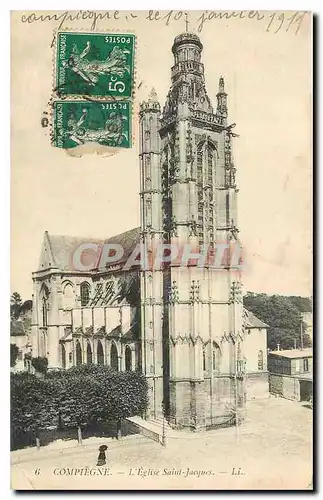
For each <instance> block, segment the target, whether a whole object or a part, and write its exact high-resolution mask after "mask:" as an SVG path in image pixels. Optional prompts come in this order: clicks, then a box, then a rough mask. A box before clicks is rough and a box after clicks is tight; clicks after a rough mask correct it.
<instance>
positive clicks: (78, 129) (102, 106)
mask: <svg viewBox="0 0 323 500" xmlns="http://www.w3.org/2000/svg"><path fill="white" fill-rule="evenodd" d="M131 133H132V132H131V102H130V101H128V100H123V101H121V100H118V101H117V100H115V101H110V102H102V101H67V100H66V101H56V102H55V103H54V106H53V138H52V142H53V145H54V146H57V147H59V148H64V149H70V148H73V147H76V146H79V145H81V144H85V143H88V142H94V143H97V144H100V145H103V146H111V147H122V148H130V147H131Z"/></svg>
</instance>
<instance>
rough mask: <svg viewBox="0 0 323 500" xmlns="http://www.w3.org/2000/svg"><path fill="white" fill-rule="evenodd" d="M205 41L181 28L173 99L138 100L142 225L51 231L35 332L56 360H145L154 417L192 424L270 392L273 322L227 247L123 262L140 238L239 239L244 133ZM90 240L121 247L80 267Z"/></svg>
mask: <svg viewBox="0 0 323 500" xmlns="http://www.w3.org/2000/svg"><path fill="white" fill-rule="evenodd" d="M202 50H203V46H202V43H201V41H200V39H199V37H198V36H197V35H195V34H191V33H183V34H181V35H179V36H177V37H176V38H175V40H174V43H173V46H172V52H173V56H174V65H173V67H172V68H171V87H170V90H169V92H168V95H167V98H166V102H165V105H164V107H163V109H162V108H161V106H160V103H159V102H158V99H157V95H156V93H155V92H154V91H152V92H151V94H150V96H149V98H148V100H147V101H146V102H143V103H142V104H141V106H140V131H139V141H140V155H139V167H140V168H139V175H140V202H141V204H140V227H138V228H134V229H131V230H129V231H127V232H125V233H122V234H119V235H117V236H115V237H112V238H109V239H107V240H94V239H93V238H92V237H91V238H76V237H69V236H54V235H50V234H48V233H47V232H46V233H45V236H44V242H43V247H42V252H41V257H40V263H39V268H38V270H37V271H36V272H34V273H33V282H34V295H33V318H32V334H31V335H32V346H33V347H32V349H33V351H32V355H33V356H45V357H47V358H48V361H49V368H63V369H64V368H69V367H71V366H73V365H78V364H81V363H101V364H105V365H108V366H111V367H112V368H113V369H115V370H140V371H142V372H143V373H144V374H145V376H146V378H147V382H148V385H149V408H148V411H147V415H146V417H147V418H150V419H157V418H159V417H160V416H162V415H165V417H166V418H167V420H168V422H169V424H170V425H171V426H173V427H177V428H182V427H188V428H191V429H192V430H199V429H204V428H206V427H210V426H222V425H229V424H230V423H234V420H235V416H236V414H237V412H239V410H241V414H242V413H243V408H244V406H245V403H246V400H247V399H248V390H249V387H251V393H252V394H254V395H257V397H266V396H268V374H267V364H266V353H267V346H266V328H267V325H265V324H264V323H262V322H260V321H259V320H258V319H257V318H255V317H254V316H253V315H251V314H250V313H248V312H247V311H245V310H244V309H243V303H242V281H241V271H240V269H239V266H236V265H233V264H232V262H231V261H230V258H228V254H227V257H226V260H225V265H221V266H220V265H214V262H213V263H212V262H210V261H209V260H208V261H207V262H206V263H205V264H204V265H199V262H198V259H196V260H195V261H194V260H193V258H192V259H190V260H188V261H187V264H186V265H183V263H182V261H180V260H174V261H172V260H170V261H169V262H160V263H159V264H157V265H154V266H142V265H140V264H137V265H133V266H131V267H130V268H128V266H125V262H126V261H127V259H128V258H129V256H130V255H132V253H133V252H134V250H135V249H136V247H138V245H141V248H142V249H143V251H144V253H145V254H147V255H148V256H150V255H151V254H153V253H154V251H155V249H156V248H158V247H159V246H161V245H164V246H167V245H168V246H169V248H178V249H181V250H182V249H183V248H184V246H185V245H187V244H189V246H190V248H192V249H194V251H192V252H191V253H193V254H194V253H195V254H196V253H203V251H204V250H203V249H204V248H207V249H208V252H211V254H212V252H213V253H214V254H216V252H217V245H218V244H221V245H226V248H229V249H230V248H233V247H234V246H235V245H236V246H238V245H239V239H238V235H239V230H238V221H237V193H238V189H237V185H236V175H235V173H236V168H235V164H234V160H233V154H232V140H233V137H234V135H235V134H234V133H233V132H232V128H233V125H230V123H229V122H228V110H227V94H226V92H225V83H224V79H223V78H222V77H220V78H219V86H218V92H217V94H216V98H217V101H216V106H215V108H213V106H212V104H211V101H210V99H209V97H208V94H207V91H206V87H205V78H204V66H203V63H202V62H201V55H202ZM89 241H90V242H92V243H95V244H96V245H97V246H98V247H100V248H101V247H102V248H103V247H104V244H106V243H113V244H119V245H121V246H122V248H123V250H124V253H123V256H122V258H120V259H119V260H118V261H117V262H114V263H113V264H106V265H104V266H102V265H101V264H98V265H96V266H93V268H91V269H88V270H86V271H84V270H83V271H81V270H77V269H75V266H73V265H72V260H71V255H73V252H75V249H76V248H78V247H80V245H82V244H83V243H86V242H89ZM99 262H101V261H100V259H99ZM257 322H258V323H257ZM254 325H256V326H254ZM260 353H261V354H260ZM249 356H250V360H258V362H253V361H250V362H249V365H250V366H252V367H253V368H252V379H251V382H250V383H249V384H248V366H249V365H248V357H249ZM260 357H261V360H262V362H261V363H260V362H259V359H260ZM250 363H251V364H250ZM254 387H257V390H254V389H252V388H254Z"/></svg>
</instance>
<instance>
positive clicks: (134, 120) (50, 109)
mask: <svg viewBox="0 0 323 500" xmlns="http://www.w3.org/2000/svg"><path fill="white" fill-rule="evenodd" d="M88 31H89V30H88V29H82V28H76V27H75V28H69V29H68V30H66V29H64V30H63V29H57V28H56V29H54V30H53V37H52V40H53V43H52V46H51V49H52V77H51V79H52V92H51V94H50V97H49V100H48V103H47V106H45V107H44V108H46V110H47V116H48V117H50V119H49V140H50V144H51V146H52V147H56V146H54V144H53V137H54V125H53V121H54V102H56V101H60V100H69V101H74V100H75V101H80V100H83V101H86V100H87V99H84V98H83V99H82V97H79V96H70V97H68V96H64V98H63V99H61V98H58V96H57V95H55V93H54V89H55V85H56V52H57V35H58V33H68V32H69V33H75V32H76V33H83V32H84V33H88ZM93 33H101V34H106V35H109V34H115V33H129V34H131V35H135V37H134V67H133V79H134V84H133V87H132V96H131V97H128V99H129V100H131V101H132V102H131V111H132V115H131V131H132V141H131V147H129V148H122V150H131V149H133V148H134V146H135V144H136V139H137V133H139V128H138V130H137V127H139V103H137V102H136V88H137V87H136V84H137V83H136V82H137V64H136V58H137V53H138V47H139V43H138V35H137V32H136V30H133V29H127V30H124V29H113V30H106V29H105V30H103V29H95V30H93ZM120 99H121V100H124V99H125V98H122V97H121V98H120V97H113V99H112V98H111V96H110V97H105V98H102V99H99V98H97V99H95V98H93V99H91V100H93V101H102V102H110V101H111V100H113V101H114V100H120ZM44 111H45V109H44ZM136 125H137V126H136ZM87 144H90V143H87ZM76 148H77V146H76ZM76 148H73V149H76ZM104 148H106V149H107V150H108V149H109V150H111V147H110V146H102V150H103V149H104ZM57 149H60V150H61V151H64V152H65V153H66V151H70V150H65V149H64V148H57ZM115 149H116V152H118V151H120V148H117V147H116V148H115ZM98 154H99V155H102V156H104V151H103V152H102V153H101V152H98Z"/></svg>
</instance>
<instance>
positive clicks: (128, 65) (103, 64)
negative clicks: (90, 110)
mask: <svg viewBox="0 0 323 500" xmlns="http://www.w3.org/2000/svg"><path fill="white" fill-rule="evenodd" d="M134 52H135V35H133V34H129V33H127V34H120V33H118V34H111V33H75V32H59V33H58V35H57V52H56V92H57V95H58V96H59V97H60V96H62V97H63V96H69V95H70V96H75V95H76V96H80V97H81V96H84V95H87V96H95V97H125V98H127V97H131V95H132V91H133V84H134V82H133V80H134V57H135V53H134Z"/></svg>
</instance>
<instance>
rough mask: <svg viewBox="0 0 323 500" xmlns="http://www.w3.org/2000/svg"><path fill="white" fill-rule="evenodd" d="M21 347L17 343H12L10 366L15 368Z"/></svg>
mask: <svg viewBox="0 0 323 500" xmlns="http://www.w3.org/2000/svg"><path fill="white" fill-rule="evenodd" d="M18 354H19V349H18V346H16V344H10V367H11V368H13V367H14V366H15V364H16V362H17V358H18Z"/></svg>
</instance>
